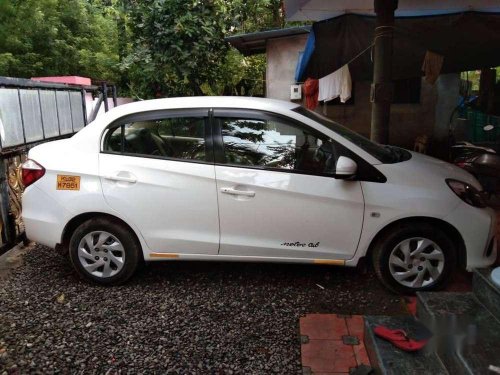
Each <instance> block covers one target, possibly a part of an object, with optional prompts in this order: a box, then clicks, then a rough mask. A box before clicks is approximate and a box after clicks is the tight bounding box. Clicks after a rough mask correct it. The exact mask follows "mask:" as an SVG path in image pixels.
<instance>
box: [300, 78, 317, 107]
mask: <svg viewBox="0 0 500 375" xmlns="http://www.w3.org/2000/svg"><path fill="white" fill-rule="evenodd" d="M318 86H319V82H318V80H317V79H313V78H308V79H306V81H305V82H304V96H305V97H306V108H307V109H311V110H315V109H316V107H317V106H318Z"/></svg>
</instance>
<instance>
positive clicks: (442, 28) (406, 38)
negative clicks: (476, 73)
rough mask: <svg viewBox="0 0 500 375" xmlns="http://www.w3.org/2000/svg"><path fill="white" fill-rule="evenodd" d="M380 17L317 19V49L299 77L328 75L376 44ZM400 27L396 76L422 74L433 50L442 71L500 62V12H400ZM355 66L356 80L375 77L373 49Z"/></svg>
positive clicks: (396, 30)
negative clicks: (414, 14) (441, 58)
mask: <svg viewBox="0 0 500 375" xmlns="http://www.w3.org/2000/svg"><path fill="white" fill-rule="evenodd" d="M375 21H376V20H375V17H372V16H362V15H355V14H347V15H343V16H340V17H336V18H333V19H330V20H325V21H322V22H316V23H315V24H314V25H313V31H314V34H315V39H316V40H315V48H314V52H313V53H312V55H311V58H310V61H309V63H308V64H307V68H306V69H305V70H304V74H303V75H302V77H299V80H303V79H305V78H307V77H311V78H321V77H324V76H326V75H328V74H330V73H332V72H334V71H336V70H337V69H339V68H340V67H342V66H343V65H344V64H346V63H348V62H349V61H350V60H351V59H353V58H354V57H355V56H357V55H358V54H359V53H360V52H361V51H363V50H364V49H366V47H368V46H370V45H371V44H372V43H373V37H374V29H375ZM394 26H395V28H394V57H393V78H394V79H402V78H411V77H416V76H419V75H421V74H422V73H421V67H422V63H423V60H424V56H425V52H426V51H427V50H430V51H432V52H435V53H438V54H440V55H443V56H444V64H443V68H442V71H441V72H442V73H452V72H461V71H466V70H474V69H481V68H488V67H494V66H499V65H500V14H494V13H478V12H465V13H459V14H452V15H438V16H425V17H399V18H396V20H395V25H394ZM349 70H350V71H351V74H352V76H353V79H355V80H370V79H371V77H372V74H373V63H372V56H371V50H368V51H367V52H366V53H364V54H363V55H361V56H360V57H359V58H357V59H355V60H354V61H353V62H352V63H350V64H349Z"/></svg>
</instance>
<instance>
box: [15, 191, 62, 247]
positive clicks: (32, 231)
mask: <svg viewBox="0 0 500 375" xmlns="http://www.w3.org/2000/svg"><path fill="white" fill-rule="evenodd" d="M69 216H70V213H69V211H67V210H66V208H64V207H63V206H62V205H61V204H59V203H58V202H57V201H55V200H54V199H53V198H51V197H50V196H49V195H47V194H45V193H44V192H43V191H42V190H40V189H38V188H37V187H36V185H32V186H29V187H28V188H27V189H26V190H25V192H24V193H23V212H22V217H23V222H24V226H25V229H26V237H27V238H28V239H30V240H32V241H35V242H38V243H39V244H42V245H45V246H48V247H51V248H55V246H56V245H57V244H58V243H59V242H61V236H62V232H63V230H64V223H65V221H64V219H65V218H66V217H69Z"/></svg>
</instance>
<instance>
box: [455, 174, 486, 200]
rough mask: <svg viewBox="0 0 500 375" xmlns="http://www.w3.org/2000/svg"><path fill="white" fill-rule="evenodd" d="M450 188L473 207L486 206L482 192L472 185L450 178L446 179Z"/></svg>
mask: <svg viewBox="0 0 500 375" xmlns="http://www.w3.org/2000/svg"><path fill="white" fill-rule="evenodd" d="M446 183H447V184H448V186H449V187H450V189H451V190H453V192H454V193H455V194H456V195H457V196H458V197H459V198H460V199H461V200H463V201H464V202H465V203H468V204H470V205H471V206H474V207H486V204H485V202H484V199H483V195H482V193H481V192H480V191H479V190H477V189H476V188H475V187H474V186H472V185H470V184H468V183H466V182H463V181H458V180H453V179H451V178H449V179H447V180H446Z"/></svg>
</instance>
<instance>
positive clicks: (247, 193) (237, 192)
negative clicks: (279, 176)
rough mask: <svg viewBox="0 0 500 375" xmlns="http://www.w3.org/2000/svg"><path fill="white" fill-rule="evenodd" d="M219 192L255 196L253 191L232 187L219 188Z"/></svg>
mask: <svg viewBox="0 0 500 375" xmlns="http://www.w3.org/2000/svg"><path fill="white" fill-rule="evenodd" d="M220 191H221V193H224V194H230V195H243V196H245V197H255V191H247V190H236V189H233V188H221V189H220Z"/></svg>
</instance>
